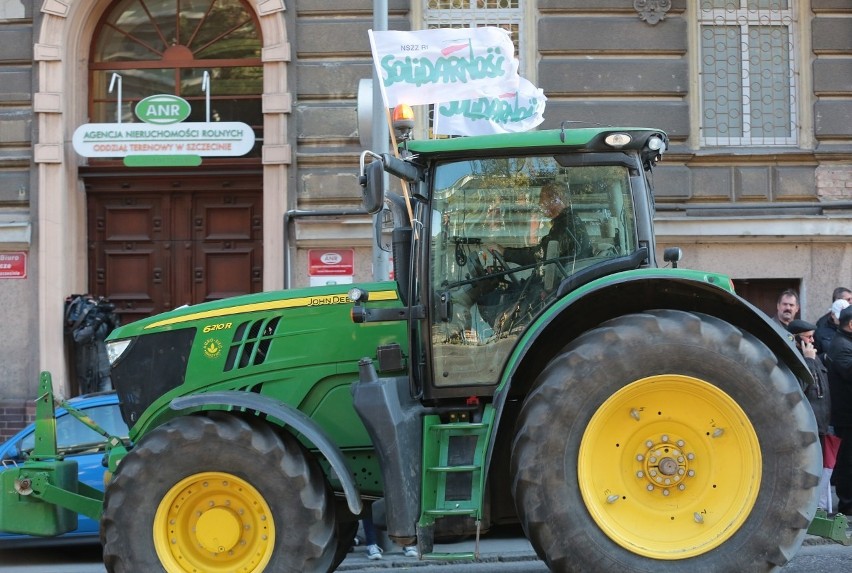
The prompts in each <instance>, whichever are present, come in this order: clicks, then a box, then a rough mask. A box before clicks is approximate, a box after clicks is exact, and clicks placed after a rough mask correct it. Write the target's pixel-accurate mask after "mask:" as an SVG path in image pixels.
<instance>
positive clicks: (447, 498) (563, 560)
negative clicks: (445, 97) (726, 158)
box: [0, 128, 822, 573]
mask: <svg viewBox="0 0 852 573" xmlns="http://www.w3.org/2000/svg"><path fill="white" fill-rule="evenodd" d="M667 147H668V139H667V136H666V134H665V133H663V132H662V131H660V130H656V129H647V128H581V129H567V128H563V129H556V130H545V131H537V132H527V133H517V134H505V135H494V136H478V137H466V138H453V139H442V140H428V141H414V140H403V141H402V143H401V144H400V145H399V147H398V150H397V151H396V152H395V153H394V154H381V155H378V154H373V153H370V152H365V153H364V154H363V155H362V157H361V184H362V190H363V200H364V201H363V202H364V206H365V209H366V210H367V211H369V212H370V213H377V212H379V211H381V210H383V209H384V210H386V212H387V213H388V216H387V217H386V218H388V219H389V218H390V217H392V218H393V222H394V228H393V231H392V241H391V242H392V247H393V259H394V272H395V278H394V280H392V281H387V282H374V283H368V284H359V285H354V286H353V285H345V286H339V285H336V286H325V287H316V288H311V289H295V290H289V291H283V292H265V293H261V294H255V295H248V296H241V297H237V298H232V299H227V300H220V301H215V302H209V303H204V304H200V305H196V306H191V307H185V308H179V309H176V310H173V311H171V312H167V313H164V314H162V315H159V316H155V317H152V318H150V319H145V320H140V321H138V322H134V323H132V324H128V325H127V326H123V327H121V328H119V329H117V330H115V331H114V332H113V333H112V335H111V336H110V338H109V340H108V347H109V353H110V359H111V363H112V374H111V375H112V380H113V383H114V386H115V388H116V390H117V391H118V394H119V397H120V401H121V409H122V413H123V416H124V419H125V420H126V422H127V423H128V425H129V426H130V427H131V436H130V437H131V439H132V442H133V445H132V447H127V448H125V447H124V445H122V444H116V445H115V447H113V448H112V449H111V450H110V452H109V454H108V463H109V467H110V471H112V472H114V476H113V477H112V480H111V481H110V483H109V484H108V485H107V488H106V492H105V496H104V498H103V502H102V504H101V502H100V500H98V499H97V496H96V495H95V494H94V493H92V492H85V491H82V490H78V489H77V488H76V484H75V483H74V476H73V472H69V471H63V472H61V476H60V477H61V479H59V478H58V477H56V475H54V474H53V473H51V472H50V471H49V470H50V467H49V466H50V465H51V464H52V463H54V462H51V461H49V459H50V456H41V458H42V459H40V460H39V461H37V462H34V464H35V465H34V467H33V468H29V467H28V466H27V465H26V464H25V465H24V466H22V467H20V468H13V469H9V470H7V472H11V473H12V474H13V475H12V477H9V478H7V479H5V480H3V482H2V483H3V484H4V488H5V489H4V491H3V492H2V496H3V497H2V503H3V504H5V505H6V507H5V508H2V507H0V512H2V511H5V512H6V514H7V515H8V514H9V512H11V511H13V508H12V507H11V506H12V504H13V503H20V502H21V500H22V499H24V498H28V499H26V501H28V502H30V503H28V504H27V507H30V506H32V505H34V504H46V505H49V506H50V505H51V504H53V505H56V506H59V505H61V506H63V507H65V508H74V510H76V511H82V510H85V511H88V512H90V513H91V514H93V515H94V516H95V517H98V516H99V517H100V519H101V538H102V542H103V551H104V561H105V563H106V566H107V569H108V570H109V571H115V572H125V571H146V572H147V571H167V572H169V573H187V572H194V571H244V572H260V571H264V570H268V571H299V572H303V571H320V572H324V571H332V570H334V569H335V568H336V566H337V565H338V564H339V563H340V561H341V560H342V559H343V558H344V556H345V555H346V552H347V550H348V548H349V546H350V544H351V542H352V539H353V535H354V532H355V530H356V528H357V520H358V517H359V515H361V514H362V511H364V510H365V508H366V507H367V506H368V505H369V506H370V507H371V509H372V515H373V517H374V520H375V521H376V523H377V524H379V526H380V527H382V528H385V529H386V531H387V534H388V536H389V537H390V538H391V539H392V540H394V541H396V542H398V543H399V544H401V545H411V544H415V543H416V544H417V546H418V549H419V552H420V554H421V556H422V558H424V559H428V558H430V557H431V558H441V557H446V555H442V554H440V553H438V552H436V550H435V545H436V543H439V542H440V541H441V540H442V539H446V538H448V537H459V536H478V535H480V534H484V533H486V532H487V531H488V530H489V529H491V528H493V527H495V526H497V525H500V524H510V523H520V525H521V526H522V528H523V531H524V532H525V534H526V535H527V537H528V538H529V540H530V542H531V543H532V546H533V547H534V548H535V550H536V552H537V554H538V555H539V556H540V557H541V559H542V560H544V561H545V562H546V563H547V565H548V567H550V568H551V569H552V570H553V571H583V572H610V571H625V572H626V571H631V572H640V571H641V572H649V571H653V572H654V573H665V572H680V571H684V570H687V569H689V570H691V571H768V570H771V569H773V568H775V567H778V566H780V565H782V564H784V563H785V562H787V561H788V560H789V559H790V558H791V557H792V556H793V555H794V554H795V552H796V550H797V549H798V547H799V546H800V545H801V543H802V541H803V539H804V536H805V533H806V531H807V529H808V527H809V524H810V523H811V521H812V519H813V518H814V516H815V513H816V502H817V487H816V486H817V484H818V482H819V478H820V474H821V465H822V464H821V455H820V445H819V441H818V437H817V431H816V424H815V422H814V418H813V415H812V413H811V411H810V409H809V405H808V403H807V401H806V400H805V399H804V397H803V394H802V392H801V390H800V384H802V383H804V382H806V381H807V380H808V379H809V376H810V375H809V373H808V371H807V368H806V366H805V364H804V363H803V362H802V360H801V359H800V357H799V355H798V353H797V352H796V350H795V348H794V347H793V346H792V344H791V343H790V341H789V340H788V339H787V338H786V337H785V336H784V335H783V333H782V332H781V330H780V329H779V328H777V327H776V326H775V325H774V324H773V323H772V322H771V321H770V320H768V319H767V317H766V316H765V315H764V314H763V313H761V312H760V311H759V310H757V309H756V308H755V307H753V306H752V305H751V304H749V303H748V302H746V301H745V300H743V299H742V298H740V297H739V296H737V295H736V294H735V293H734V289H733V286H732V283H731V281H730V280H729V279H728V278H727V277H725V276H722V275H718V274H713V273H706V272H700V271H695V270H688V269H683V268H678V264H677V261H678V259H679V253H678V252H677V249H673V250H672V251H671V252H667V253H666V254H665V256H664V257H661V258H664V259H665V266H664V268H660V267H658V265H657V258H658V253H657V252H656V251H655V241H654V230H653V213H654V200H653V191H652V186H651V184H652V179H651V178H650V173H651V171H652V169H653V168H654V167H655V165H656V163H657V162H658V160H659V159H660V158H661V156H662V154H663V152H664V151H665V150H666V148H667ZM368 160H369V161H368ZM386 173H389V174H391V175H393V176H395V177H396V178H398V180H399V181H398V184H397V183H395V184H394V189H401V190H402V193H396V192H392V191H391V190H390V189H388V188H386V185H387V184H386V183H385V179H386V177H385V174H386ZM348 286H353V288H351V289H349V290H347V287H348ZM43 388H44V392H45V393H46V394H47V393H49V384H43ZM57 463H58V462H57ZM45 466H48V469H47V470H45ZM57 475H58V474H57ZM22 480H27V481H25V483H24V485H27V486H28V487H27V488H22V487H20V486H21V483H22ZM89 498H91V499H89ZM86 500H88V503H83V502H84V501H86ZM67 511H68V509H57V511H56V512H54V513H55V515H57V519H56V520H53V519H52V517H50V515H53V514H49V515H48V516H47V517H45V514H44V513H43V514H42V516H41V518H42V522H43V524H44V525H45V527H44V530H45V532H48V534H56V533H58V532H61V531H62V528H63V526H62V524H61V523H49V522H52V521H56V522H61V521H62V520H61V519H59V518H61V517H62V514H63V512H67ZM12 521H14V520H11V519H6V520H4V521H2V522H0V523H4V524H6V525H7V527H8V525H9V524H10V523H11V522H12ZM19 521H26V516H25V515H23V514H22V515H20V516H19ZM48 525H49V526H50V527H48ZM33 529H34V528H30V529H29V531H28V532H32V530H33ZM48 530H49V531H48ZM454 557H455V558H461V557H465V556H463V555H455V556H454ZM467 557H470V558H475V557H476V555H475V552H474V554H472V555H468V556H467Z"/></svg>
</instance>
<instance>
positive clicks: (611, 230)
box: [430, 156, 638, 386]
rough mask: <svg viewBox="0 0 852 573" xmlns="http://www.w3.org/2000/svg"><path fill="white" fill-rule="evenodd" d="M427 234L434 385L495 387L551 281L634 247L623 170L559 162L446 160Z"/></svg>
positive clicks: (553, 286) (549, 296)
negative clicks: (434, 318)
mask: <svg viewBox="0 0 852 573" xmlns="http://www.w3.org/2000/svg"><path fill="white" fill-rule="evenodd" d="M434 180H435V184H434V191H433V197H434V199H433V203H432V208H433V214H432V220H431V228H430V256H431V258H432V263H431V265H430V268H431V279H430V280H431V289H430V290H431V293H432V297H433V308H436V309H437V315H438V318H437V319H436V320H435V321H434V323H433V326H432V358H433V372H434V378H435V384H436V385H438V386H460V385H469V384H496V383H497V381H498V379H499V376H500V373H501V372H502V371H503V367H504V364H505V361H506V359H507V358H508V357H509V354H510V353H511V351H512V349H513V348H514V347H515V344H516V343H517V341H518V339H519V338H520V336H522V334H523V332H524V330H525V329H526V327H527V326H528V325H529V324H530V321H532V320H533V319H534V318H535V316H536V315H537V314H538V313H539V312H541V311H542V310H543V309H544V308H545V307H546V306H547V305H549V304H551V303H552V302H553V301H554V300H555V299H556V295H557V292H558V289H559V285H560V283H561V282H562V281H563V280H565V279H567V278H569V277H571V276H572V275H574V274H575V273H577V272H579V271H581V270H582V269H585V268H588V267H591V266H593V265H598V264H605V263H608V262H609V261H612V260H614V259H618V258H621V257H625V256H627V255H630V254H632V253H634V252H635V251H636V250H637V248H638V240H637V234H636V225H635V219H634V211H633V203H632V200H631V197H632V195H631V191H630V176H629V173H628V169H627V167H625V166H623V165H595V166H574V167H566V166H563V165H561V164H560V162H559V157H553V156H541V157H506V158H496V159H476V160H469V161H455V162H448V163H444V164H442V165H439V166H438V168H437V169H436V170H435V177H434Z"/></svg>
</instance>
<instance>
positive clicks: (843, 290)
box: [816, 286, 852, 350]
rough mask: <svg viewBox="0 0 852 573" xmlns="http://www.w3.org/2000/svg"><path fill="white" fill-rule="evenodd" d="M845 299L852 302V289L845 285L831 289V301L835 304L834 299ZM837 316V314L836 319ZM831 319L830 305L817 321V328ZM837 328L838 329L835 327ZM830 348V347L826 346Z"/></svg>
mask: <svg viewBox="0 0 852 573" xmlns="http://www.w3.org/2000/svg"><path fill="white" fill-rule="evenodd" d="M841 298H842V299H843V300H845V301H846V302H848V303H849V304H852V289H850V288H848V287H844V286H839V287H837V288H836V289H834V290H833V291H831V303H832V304H834V301H836V300H838V299H841ZM836 318H837V317H836V316H835V319H836ZM829 321H831V307H829V309H828V312H827V313H825V314H824V315H822V316H821V317H819V318H818V319H817V321H816V325H817V328H819V327H821V326H825V325H826V323H828V322H829ZM835 330H837V329H835ZM826 350H828V348H826Z"/></svg>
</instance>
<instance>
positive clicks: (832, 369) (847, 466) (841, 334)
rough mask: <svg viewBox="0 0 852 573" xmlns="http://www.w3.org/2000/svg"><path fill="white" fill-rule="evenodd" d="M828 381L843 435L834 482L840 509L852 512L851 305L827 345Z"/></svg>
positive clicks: (835, 418)
mask: <svg viewBox="0 0 852 573" xmlns="http://www.w3.org/2000/svg"><path fill="white" fill-rule="evenodd" d="M826 360H827V364H826V366H828V385H829V388H830V389H831V425H832V426H834V433H835V434H836V435H837V437H839V438H840V449H839V450H838V451H837V463H836V464H835V466H834V473H833V474H832V482H833V483H834V487H835V491H836V493H837V498H838V500H839V502H838V504H837V511H838V512H840V513H844V514H846V515H852V306H849V307H846V308H844V309H843V310H842V311H841V312H840V318H839V324H838V326H837V334H836V335H835V336H834V338H833V339H832V341H831V346H830V347H829V349H828V358H827V359H826Z"/></svg>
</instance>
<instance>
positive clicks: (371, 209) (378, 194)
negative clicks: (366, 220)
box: [360, 159, 385, 215]
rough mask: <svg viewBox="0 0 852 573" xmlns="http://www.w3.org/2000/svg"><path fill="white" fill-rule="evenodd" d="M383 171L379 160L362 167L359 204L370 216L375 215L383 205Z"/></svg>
mask: <svg viewBox="0 0 852 573" xmlns="http://www.w3.org/2000/svg"><path fill="white" fill-rule="evenodd" d="M384 182H385V169H384V166H383V165H382V162H381V160H378V159H376V160H374V161H373V162H372V163H369V164H367V165H366V166H365V167H364V174H363V175H362V176H361V181H360V183H361V204H362V205H363V206H364V209H365V210H366V211H367V212H368V213H369V214H370V215H375V214H376V213H378V212H379V211H381V210H382V208H383V207H384V205H385V186H384Z"/></svg>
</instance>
